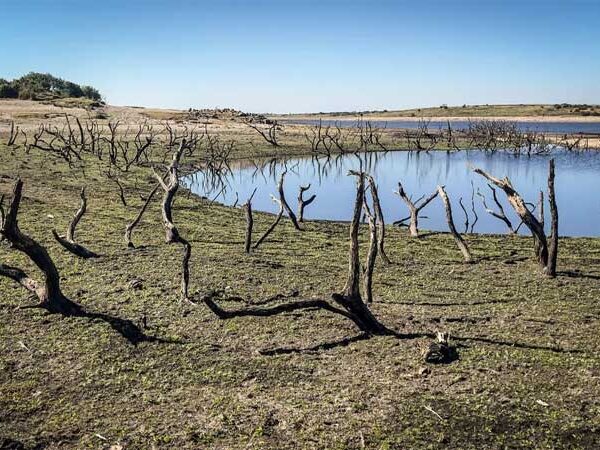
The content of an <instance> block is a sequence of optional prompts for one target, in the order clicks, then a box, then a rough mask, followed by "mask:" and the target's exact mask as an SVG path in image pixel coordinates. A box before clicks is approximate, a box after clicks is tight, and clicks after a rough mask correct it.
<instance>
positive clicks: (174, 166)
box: [154, 139, 192, 301]
mask: <svg viewBox="0 0 600 450" xmlns="http://www.w3.org/2000/svg"><path fill="white" fill-rule="evenodd" d="M187 148H188V141H187V140H186V139H182V140H181V143H180V144H179V148H178V149H177V151H175V152H174V153H173V159H172V161H171V164H170V165H169V169H168V181H165V180H163V178H162V177H161V176H160V175H159V174H158V173H156V171H155V172H154V175H155V177H156V179H157V180H158V183H159V184H160V186H161V187H162V188H163V191H164V196H163V201H162V209H161V210H162V218H163V225H164V228H165V242H166V243H167V244H175V243H177V244H181V245H182V246H183V258H182V274H181V298H182V300H185V301H189V280H190V271H189V261H190V257H191V253H192V246H191V244H190V243H189V242H188V241H187V240H186V239H184V238H183V237H182V236H181V235H180V234H179V230H178V229H177V227H176V226H175V224H174V223H173V212H172V209H173V200H174V199H175V194H176V193H177V190H178V189H179V162H180V160H181V157H182V156H183V152H184V151H185V150H186V149H187Z"/></svg>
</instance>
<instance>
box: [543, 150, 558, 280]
mask: <svg viewBox="0 0 600 450" xmlns="http://www.w3.org/2000/svg"><path fill="white" fill-rule="evenodd" d="M548 201H549V203H550V244H549V246H548V266H547V270H546V275H548V276H549V277H555V276H556V260H557V257H558V207H557V206H556V194H555V192H554V158H553V159H551V160H550V163H549V168H548Z"/></svg>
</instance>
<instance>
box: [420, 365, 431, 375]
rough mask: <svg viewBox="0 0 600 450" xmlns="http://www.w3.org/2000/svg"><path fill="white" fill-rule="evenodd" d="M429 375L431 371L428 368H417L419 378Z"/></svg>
mask: <svg viewBox="0 0 600 450" xmlns="http://www.w3.org/2000/svg"><path fill="white" fill-rule="evenodd" d="M430 373H431V369H430V368H429V367H420V368H419V375H420V376H426V375H429V374H430Z"/></svg>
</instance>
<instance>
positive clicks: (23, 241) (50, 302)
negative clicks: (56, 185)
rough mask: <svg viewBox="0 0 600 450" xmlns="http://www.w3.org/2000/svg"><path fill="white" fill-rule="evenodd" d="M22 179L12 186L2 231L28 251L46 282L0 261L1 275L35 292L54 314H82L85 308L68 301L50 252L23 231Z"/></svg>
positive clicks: (26, 252) (16, 244)
mask: <svg viewBox="0 0 600 450" xmlns="http://www.w3.org/2000/svg"><path fill="white" fill-rule="evenodd" d="M22 189H23V182H22V181H21V180H20V179H19V180H17V182H16V183H15V186H14V189H13V199H12V202H11V204H10V207H9V209H8V212H7V213H6V216H5V218H4V222H3V226H2V230H1V233H2V235H3V236H4V238H6V240H7V241H8V242H10V243H11V244H12V248H14V249H16V250H18V251H20V252H22V253H25V255H27V256H28V257H29V259H31V261H32V262H33V263H34V264H35V265H36V266H37V267H38V268H39V269H40V271H41V272H42V273H43V274H44V281H43V283H40V282H38V281H36V280H34V279H33V278H30V277H29V275H27V274H26V273H25V272H24V271H23V270H21V269H19V268H17V267H11V266H7V265H4V264H1V263H0V275H3V276H6V277H8V278H11V279H12V280H14V281H16V282H17V283H19V284H20V285H21V286H23V287H24V288H25V289H27V290H28V291H29V292H31V293H33V294H35V295H36V296H37V298H38V300H39V301H40V303H39V305H38V306H39V307H41V308H44V309H46V310H47V311H49V312H51V313H59V314H63V315H66V316H71V315H81V313H82V311H83V310H82V308H81V306H79V305H78V304H76V303H74V302H72V301H71V300H69V299H68V298H67V297H65V295H64V294H63V293H62V290H61V288H60V275H59V273H58V269H57V268H56V266H55V265H54V262H53V261H52V259H51V258H50V255H49V254H48V252H47V251H46V249H45V248H44V247H42V246H41V245H40V244H38V243H37V242H36V241H35V240H33V239H32V238H30V237H29V236H27V235H25V234H23V233H21V230H20V229H19V225H18V222H17V215H18V213H19V205H20V203H21V193H22Z"/></svg>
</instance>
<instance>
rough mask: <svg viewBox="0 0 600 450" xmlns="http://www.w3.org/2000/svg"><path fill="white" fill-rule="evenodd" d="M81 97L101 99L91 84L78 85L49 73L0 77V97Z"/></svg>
mask: <svg viewBox="0 0 600 450" xmlns="http://www.w3.org/2000/svg"><path fill="white" fill-rule="evenodd" d="M82 97H85V98H87V99H90V100H93V101H100V100H101V99H102V96H101V95H100V92H98V90H97V89H95V88H93V87H91V86H83V85H79V84H76V83H73V82H72V81H67V80H63V79H62V78H57V77H55V76H53V75H50V74H49V73H37V72H30V73H28V74H27V75H23V76H22V77H21V78H15V79H14V80H11V81H7V80H5V79H2V78H0V98H18V99H21V100H53V99H60V98H82Z"/></svg>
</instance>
